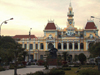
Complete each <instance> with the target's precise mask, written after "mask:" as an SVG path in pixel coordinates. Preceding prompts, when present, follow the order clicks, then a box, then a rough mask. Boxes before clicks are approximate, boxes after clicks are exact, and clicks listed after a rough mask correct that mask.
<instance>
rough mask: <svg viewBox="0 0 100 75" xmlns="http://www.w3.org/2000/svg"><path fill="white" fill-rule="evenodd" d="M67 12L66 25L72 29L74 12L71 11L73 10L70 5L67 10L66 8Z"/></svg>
mask: <svg viewBox="0 0 100 75" xmlns="http://www.w3.org/2000/svg"><path fill="white" fill-rule="evenodd" d="M68 10H69V12H68V13H67V16H68V24H67V27H70V26H71V27H74V22H73V21H74V19H73V16H74V12H73V11H72V10H73V8H72V6H71V3H70V5H69V8H68Z"/></svg>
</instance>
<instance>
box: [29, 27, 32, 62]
mask: <svg viewBox="0 0 100 75" xmlns="http://www.w3.org/2000/svg"><path fill="white" fill-rule="evenodd" d="M31 30H32V28H30V30H29V42H30V40H31ZM30 61H31V58H30V44H29V62H30Z"/></svg>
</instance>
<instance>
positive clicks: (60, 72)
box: [46, 69, 65, 75]
mask: <svg viewBox="0 0 100 75" xmlns="http://www.w3.org/2000/svg"><path fill="white" fill-rule="evenodd" d="M46 75H65V72H64V71H63V70H55V69H52V70H51V71H50V73H48V74H46Z"/></svg>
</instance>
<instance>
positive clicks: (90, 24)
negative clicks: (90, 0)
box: [85, 22, 97, 29]
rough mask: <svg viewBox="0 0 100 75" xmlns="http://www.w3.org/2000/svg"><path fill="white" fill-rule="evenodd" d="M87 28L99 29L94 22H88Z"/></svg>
mask: <svg viewBox="0 0 100 75" xmlns="http://www.w3.org/2000/svg"><path fill="white" fill-rule="evenodd" d="M85 29H97V27H96V25H95V23H94V22H87V24H86V26H85Z"/></svg>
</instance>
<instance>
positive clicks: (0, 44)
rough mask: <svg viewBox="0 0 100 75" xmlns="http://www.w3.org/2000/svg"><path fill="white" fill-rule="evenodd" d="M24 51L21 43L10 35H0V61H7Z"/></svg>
mask: <svg viewBox="0 0 100 75" xmlns="http://www.w3.org/2000/svg"><path fill="white" fill-rule="evenodd" d="M23 53H24V49H23V48H22V46H21V44H18V43H17V42H16V41H15V40H14V39H13V38H12V37H9V36H2V37H0V57H1V60H2V62H6V63H9V62H10V61H12V60H14V57H15V55H16V57H19V56H20V55H22V54H23Z"/></svg>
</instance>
